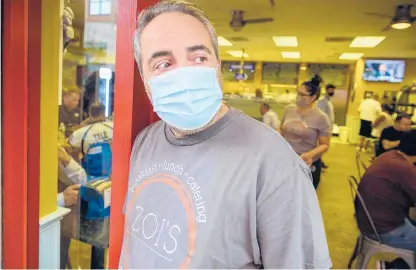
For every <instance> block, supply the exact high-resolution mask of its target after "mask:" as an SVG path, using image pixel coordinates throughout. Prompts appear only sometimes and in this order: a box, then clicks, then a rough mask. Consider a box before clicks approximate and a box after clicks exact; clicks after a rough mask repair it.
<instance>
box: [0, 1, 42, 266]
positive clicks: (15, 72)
mask: <svg viewBox="0 0 416 270" xmlns="http://www.w3.org/2000/svg"><path fill="white" fill-rule="evenodd" d="M41 1H42V0H30V1H29V0H5V1H4V13H3V14H4V15H3V16H4V18H3V19H4V22H3V25H4V28H3V31H4V32H3V38H2V43H3V46H2V49H3V89H2V99H3V100H2V107H3V108H2V110H3V128H2V132H3V153H2V154H3V189H4V192H3V203H4V205H3V221H4V222H3V224H4V227H3V230H4V231H3V235H4V239H3V241H4V242H3V252H4V254H3V260H4V268H31V269H36V268H38V266H39V153H40V146H39V136H40V132H39V130H40V129H39V128H40V75H41V74H40V70H41V68H40V64H41V56H40V46H41V40H40V39H41ZM29 21H30V25H29V24H28V22H29Z"/></svg>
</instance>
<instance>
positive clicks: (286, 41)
mask: <svg viewBox="0 0 416 270" xmlns="http://www.w3.org/2000/svg"><path fill="white" fill-rule="evenodd" d="M273 41H274V44H276V46H277V47H297V46H298V38H297V37H295V36H281V37H280V36H279V37H273Z"/></svg>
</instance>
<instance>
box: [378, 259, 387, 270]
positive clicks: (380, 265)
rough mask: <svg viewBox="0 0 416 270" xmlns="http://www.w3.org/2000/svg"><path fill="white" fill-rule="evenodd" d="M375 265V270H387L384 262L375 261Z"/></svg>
mask: <svg viewBox="0 0 416 270" xmlns="http://www.w3.org/2000/svg"><path fill="white" fill-rule="evenodd" d="M376 265H377V267H376V269H387V268H386V262H385V261H379V260H377V261H376Z"/></svg>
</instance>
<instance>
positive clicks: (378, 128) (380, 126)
mask: <svg viewBox="0 0 416 270" xmlns="http://www.w3.org/2000/svg"><path fill="white" fill-rule="evenodd" d="M393 113H394V111H393V109H392V108H391V106H390V105H388V104H383V105H382V106H381V114H380V115H379V116H378V117H377V118H376V120H375V121H374V122H373V124H372V125H371V128H372V131H371V136H373V137H374V138H377V139H380V136H381V132H382V131H383V130H384V129H385V128H388V127H391V126H393V124H394V120H393Z"/></svg>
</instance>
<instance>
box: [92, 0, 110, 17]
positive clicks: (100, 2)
mask: <svg viewBox="0 0 416 270" xmlns="http://www.w3.org/2000/svg"><path fill="white" fill-rule="evenodd" d="M89 11H90V15H110V14H111V0H90V9H89Z"/></svg>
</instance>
